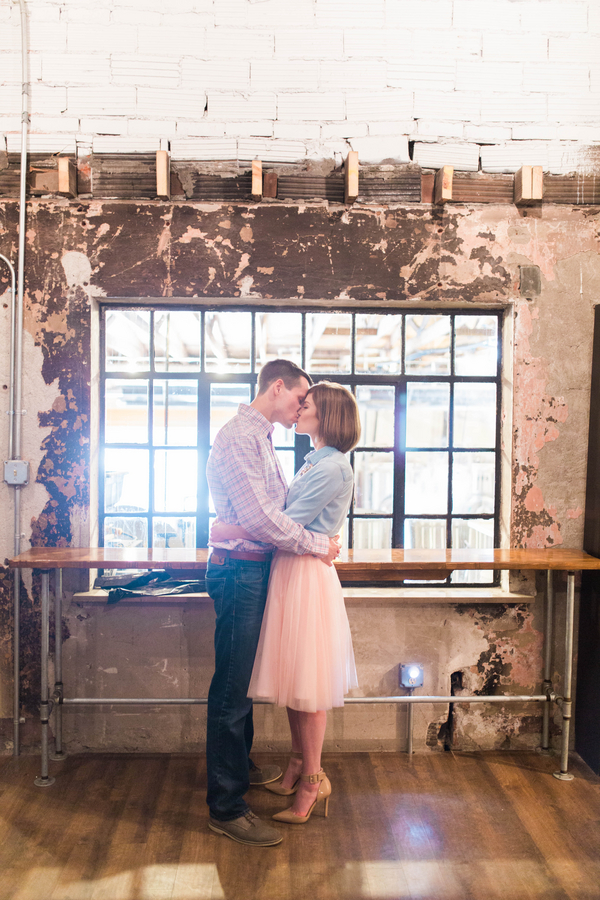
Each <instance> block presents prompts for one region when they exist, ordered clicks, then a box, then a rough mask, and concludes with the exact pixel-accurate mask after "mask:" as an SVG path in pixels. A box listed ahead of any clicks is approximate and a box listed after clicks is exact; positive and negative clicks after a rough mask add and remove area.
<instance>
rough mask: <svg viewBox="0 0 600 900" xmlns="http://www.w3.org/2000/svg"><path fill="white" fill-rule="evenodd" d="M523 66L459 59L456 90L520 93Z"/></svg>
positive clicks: (519, 64) (517, 63)
mask: <svg viewBox="0 0 600 900" xmlns="http://www.w3.org/2000/svg"><path fill="white" fill-rule="evenodd" d="M522 84H523V64H522V63H520V62H505V63H498V62H484V61H483V60H482V61H479V60H464V59H459V60H458V62H457V63H456V88H457V90H459V91H469V90H472V89H473V88H475V87H476V89H477V90H479V91H484V92H486V93H487V92H488V91H520V90H521V87H522Z"/></svg>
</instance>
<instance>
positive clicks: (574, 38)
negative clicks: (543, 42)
mask: <svg viewBox="0 0 600 900" xmlns="http://www.w3.org/2000/svg"><path fill="white" fill-rule="evenodd" d="M598 6H599V7H600V4H598ZM599 55H600V38H599V36H598V35H597V34H570V35H568V36H567V35H561V36H560V37H554V36H551V37H550V38H549V41H548V58H549V59H550V61H551V62H554V61H556V62H565V63H572V62H578V63H597V62H598V56H599Z"/></svg>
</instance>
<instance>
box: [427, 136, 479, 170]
mask: <svg viewBox="0 0 600 900" xmlns="http://www.w3.org/2000/svg"><path fill="white" fill-rule="evenodd" d="M413 155H414V160H415V162H416V163H418V164H419V165H420V166H422V167H423V168H424V169H441V168H442V166H454V168H455V169H457V170H458V171H460V172H476V171H477V170H478V168H479V146H478V145H477V144H462V143H461V144H452V143H447V144H441V143H436V144H427V143H420V142H417V143H415V147H414V154H413Z"/></svg>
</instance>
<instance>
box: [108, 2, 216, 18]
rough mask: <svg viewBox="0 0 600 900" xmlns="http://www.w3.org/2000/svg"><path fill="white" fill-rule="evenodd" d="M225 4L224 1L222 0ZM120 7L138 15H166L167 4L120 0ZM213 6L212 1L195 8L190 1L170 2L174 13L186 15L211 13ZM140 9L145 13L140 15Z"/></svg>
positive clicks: (198, 3) (197, 5)
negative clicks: (125, 7)
mask: <svg viewBox="0 0 600 900" xmlns="http://www.w3.org/2000/svg"><path fill="white" fill-rule="evenodd" d="M220 2H223V0H220ZM119 5H120V6H131V7H134V8H137V10H138V14H140V15H143V14H145V12H146V10H148V9H149V10H151V11H153V12H160V13H164V11H165V3H164V0H143V2H141V0H119ZM212 6H213V2H212V0H198V2H197V3H194V4H193V6H191V5H190V3H189V2H188V0H171V2H169V9H171V10H173V12H174V13H178V12H181V13H185V12H190V11H193V10H196V11H197V12H200V13H206V12H210V11H211V9H212ZM140 9H141V10H142V11H143V12H141V13H140Z"/></svg>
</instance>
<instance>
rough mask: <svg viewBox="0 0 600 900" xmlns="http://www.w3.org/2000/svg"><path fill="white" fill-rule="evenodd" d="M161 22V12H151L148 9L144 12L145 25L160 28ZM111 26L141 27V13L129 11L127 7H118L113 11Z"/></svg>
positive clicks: (134, 10)
mask: <svg viewBox="0 0 600 900" xmlns="http://www.w3.org/2000/svg"><path fill="white" fill-rule="evenodd" d="M161 21H162V16H161V14H160V13H159V12H150V10H148V9H145V10H144V25H146V26H154V27H158V26H159V25H160V23H161ZM110 24H111V25H113V26H115V25H139V24H140V11H139V9H129V8H127V7H122V6H117V7H116V8H115V9H112V10H111V13H110Z"/></svg>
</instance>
